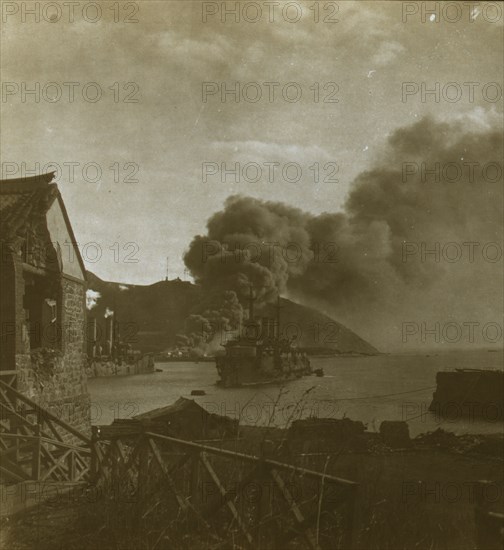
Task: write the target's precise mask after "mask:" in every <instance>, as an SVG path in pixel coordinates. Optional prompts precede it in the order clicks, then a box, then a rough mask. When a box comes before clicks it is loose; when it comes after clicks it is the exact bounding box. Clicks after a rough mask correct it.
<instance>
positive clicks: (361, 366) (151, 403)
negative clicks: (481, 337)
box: [88, 350, 504, 435]
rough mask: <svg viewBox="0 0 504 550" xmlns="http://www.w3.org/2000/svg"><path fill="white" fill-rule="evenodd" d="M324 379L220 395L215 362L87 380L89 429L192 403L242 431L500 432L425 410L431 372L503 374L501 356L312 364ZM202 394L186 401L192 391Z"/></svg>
mask: <svg viewBox="0 0 504 550" xmlns="http://www.w3.org/2000/svg"><path fill="white" fill-rule="evenodd" d="M312 366H313V367H315V368H316V367H323V369H324V372H325V376H324V377H323V378H317V377H315V376H310V377H305V378H302V379H299V380H294V381H291V382H288V383H286V384H285V385H284V386H278V385H277V386H271V385H269V386H262V387H255V388H237V389H223V388H220V387H218V386H216V385H215V381H216V379H217V371H216V369H215V364H214V363H158V364H157V365H156V367H157V368H159V369H162V372H156V373H154V374H146V375H138V376H122V377H107V378H95V379H92V380H90V381H89V383H88V385H89V391H90V394H91V400H92V421H93V423H94V424H109V423H110V422H112V421H113V420H114V418H130V417H131V416H134V415H135V414H139V413H142V412H146V411H148V410H151V409H154V408H157V407H164V406H166V405H169V404H171V403H173V402H174V401H175V400H177V399H178V398H179V397H188V398H191V399H195V401H197V402H198V403H199V404H200V405H201V406H203V407H204V408H205V409H207V410H208V411H209V412H214V413H218V414H226V415H228V416H231V417H234V418H239V419H240V421H241V422H242V423H244V424H249V425H254V424H255V425H268V424H269V425H275V426H281V427H284V426H286V425H288V424H289V422H290V421H291V420H293V419H296V418H300V417H306V416H310V415H311V416H318V417H330V418H342V417H344V416H346V417H348V418H351V419H352V420H361V421H362V422H364V423H365V424H367V425H368V429H369V430H371V431H376V430H378V429H379V426H380V423H381V422H382V421H383V420H407V421H408V423H409V426H410V433H411V434H412V435H417V434H418V433H421V432H426V431H431V430H434V429H436V428H438V427H441V428H444V429H446V430H450V431H453V432H455V433H466V432H468V433H502V431H503V428H504V425H503V423H502V422H483V421H475V420H470V419H463V418H461V417H460V415H458V414H457V410H456V409H450V419H449V420H446V419H441V418H439V417H438V416H437V415H435V414H433V413H429V412H428V411H427V409H428V407H429V403H430V401H431V399H432V393H433V391H434V386H435V384H436V373H437V372H438V371H441V370H453V369H455V368H482V369H502V367H503V353H502V350H499V351H497V352H494V353H491V352H487V351H465V352H441V353H439V352H433V353H430V354H429V355H425V354H423V355H413V354H404V355H398V354H396V355H380V356H375V357H355V358H354V357H341V358H330V359H322V358H321V359H312ZM194 389H198V390H204V391H205V392H206V395H205V396H203V397H191V395H190V394H191V390H194Z"/></svg>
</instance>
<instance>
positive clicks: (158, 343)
mask: <svg viewBox="0 0 504 550" xmlns="http://www.w3.org/2000/svg"><path fill="white" fill-rule="evenodd" d="M87 277H88V288H89V289H91V290H94V291H95V292H99V294H100V297H99V298H98V299H97V303H96V305H95V306H94V307H93V308H92V309H91V310H90V311H89V313H88V315H89V317H95V318H96V319H97V321H98V326H99V332H100V331H101V332H102V333H103V334H104V331H105V321H104V317H105V314H106V311H107V308H108V309H109V310H112V311H114V315H115V318H116V322H117V325H118V329H119V333H120V334H121V337H122V338H123V339H124V340H126V341H128V342H130V343H131V344H132V346H133V347H135V348H138V349H140V350H141V351H143V352H162V351H165V350H167V349H169V348H171V347H173V346H174V345H175V344H176V336H177V334H180V333H184V332H185V328H186V327H185V322H186V319H187V317H188V316H189V315H191V314H193V313H197V312H198V306H199V305H200V304H201V303H202V301H203V300H204V298H205V296H204V292H203V290H202V289H201V287H199V286H198V285H194V284H192V283H189V282H185V281H181V280H180V279H175V280H172V281H160V282H158V283H154V284H152V285H146V286H142V285H125V284H122V283H114V282H108V281H103V280H102V279H100V278H99V277H97V276H96V275H94V274H93V273H91V272H88V273H87ZM280 305H281V326H282V334H283V335H286V336H288V337H290V336H295V341H296V342H297V344H298V346H299V347H302V348H306V349H307V350H308V351H311V352H312V353H356V354H366V355H374V354H376V353H378V351H377V350H376V349H375V348H374V347H373V346H372V345H371V344H369V343H368V342H366V341H364V340H363V339H362V338H360V337H359V336H358V335H357V334H355V333H354V332H352V331H351V330H349V329H347V328H346V327H344V326H343V325H342V324H340V323H338V322H337V321H335V320H334V319H331V318H330V317H328V316H326V315H324V314H322V313H319V312H318V311H316V310H314V309H312V308H309V307H306V306H303V305H301V304H297V303H295V302H292V301H291V300H287V299H285V298H282V299H281V302H280ZM256 313H257V315H258V316H274V307H273V306H267V307H265V308H263V309H262V310H261V309H258V310H257V312H256Z"/></svg>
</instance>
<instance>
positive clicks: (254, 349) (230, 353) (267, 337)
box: [215, 290, 312, 388]
mask: <svg viewBox="0 0 504 550" xmlns="http://www.w3.org/2000/svg"><path fill="white" fill-rule="evenodd" d="M253 303H254V298H253V294H252V290H251V293H250V302H249V316H248V322H247V324H246V325H245V327H244V330H243V333H242V331H240V334H239V336H238V337H237V338H234V339H232V340H230V341H229V342H227V343H226V344H224V345H223V346H224V349H225V354H224V355H222V356H217V357H216V358H215V361H216V366H217V372H218V373H219V377H220V379H219V381H218V382H217V383H218V384H219V385H222V386H224V387H225V388H233V387H239V386H255V385H262V384H272V383H281V382H284V381H287V380H292V379H295V378H301V377H302V376H305V375H309V374H312V369H311V365H310V360H309V359H308V357H307V355H306V353H304V352H302V351H300V350H298V349H297V347H296V346H295V345H294V344H293V342H291V341H289V340H288V339H287V338H282V337H281V336H280V298H278V302H277V316H276V320H275V319H272V318H269V317H263V318H262V319H260V320H258V319H254V309H253Z"/></svg>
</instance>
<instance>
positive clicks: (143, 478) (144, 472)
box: [137, 435, 149, 531]
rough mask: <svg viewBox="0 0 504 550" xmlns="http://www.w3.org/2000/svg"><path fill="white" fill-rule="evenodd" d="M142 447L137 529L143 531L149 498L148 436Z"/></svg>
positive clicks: (140, 451)
mask: <svg viewBox="0 0 504 550" xmlns="http://www.w3.org/2000/svg"><path fill="white" fill-rule="evenodd" d="M138 445H139V446H140V449H139V452H138V457H139V463H138V479H137V529H138V530H139V531H140V530H141V529H142V525H143V521H142V516H143V513H144V504H145V501H146V498H147V493H148V490H147V483H148V481H149V479H148V469H149V439H148V437H147V436H146V435H142V438H141V439H140V441H139V442H138Z"/></svg>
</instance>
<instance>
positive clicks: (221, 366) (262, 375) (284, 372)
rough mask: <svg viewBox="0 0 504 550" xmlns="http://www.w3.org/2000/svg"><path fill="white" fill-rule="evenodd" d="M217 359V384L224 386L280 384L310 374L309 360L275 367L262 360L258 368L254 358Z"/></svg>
mask: <svg viewBox="0 0 504 550" xmlns="http://www.w3.org/2000/svg"><path fill="white" fill-rule="evenodd" d="M219 359H220V360H219ZM219 359H217V361H216V366H217V372H218V373H219V380H218V381H217V384H218V385H219V386H222V387H224V388H239V387H247V386H263V385H271V384H282V383H285V382H288V381H291V380H296V379H298V378H301V377H303V376H308V375H310V374H312V370H311V367H310V363H309V361H306V362H299V363H298V364H295V365H291V364H283V365H280V366H279V367H277V368H274V366H273V363H272V364H270V365H268V364H267V363H266V364H265V362H264V361H262V362H261V368H259V367H258V366H257V363H256V362H255V361H254V360H248V361H247V360H246V359H245V360H244V359H242V360H241V361H231V362H230V361H229V360H228V361H226V360H224V359H221V358H219Z"/></svg>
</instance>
